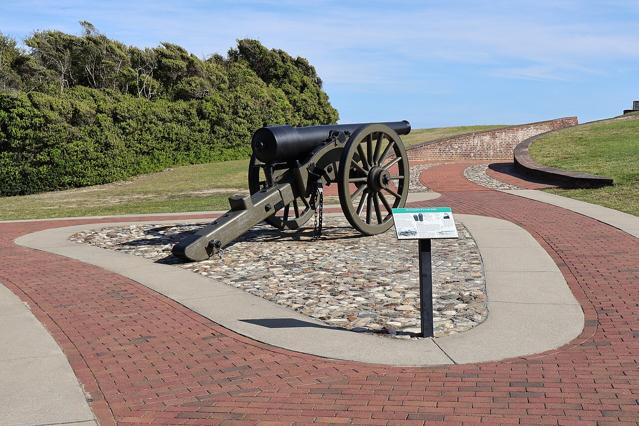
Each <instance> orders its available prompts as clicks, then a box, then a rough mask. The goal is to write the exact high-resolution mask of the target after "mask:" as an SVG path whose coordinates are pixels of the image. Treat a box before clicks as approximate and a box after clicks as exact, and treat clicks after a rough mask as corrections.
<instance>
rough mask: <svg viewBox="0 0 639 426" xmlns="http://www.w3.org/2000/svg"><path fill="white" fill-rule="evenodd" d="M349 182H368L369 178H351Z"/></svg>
mask: <svg viewBox="0 0 639 426" xmlns="http://www.w3.org/2000/svg"><path fill="white" fill-rule="evenodd" d="M348 181H349V182H350V183H356V182H368V178H367V177H356V178H349V179H348Z"/></svg>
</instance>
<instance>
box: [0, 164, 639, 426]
mask: <svg viewBox="0 0 639 426" xmlns="http://www.w3.org/2000/svg"><path fill="white" fill-rule="evenodd" d="M466 166H467V164H462V163H457V164H448V165H441V166H436V167H433V168H431V169H428V170H427V171H426V172H425V174H424V175H423V176H422V181H423V183H424V184H426V185H427V186H428V187H430V188H432V189H433V190H435V191H437V192H440V193H441V194H442V197H441V198H439V199H437V200H434V201H430V202H423V203H418V204H417V205H420V206H430V205H436V206H441V205H445V206H451V207H452V208H453V210H454V211H455V212H457V213H467V214H475V215H485V216H492V217H497V218H503V219H506V220H509V221H511V222H514V223H516V224H518V225H520V226H522V227H523V228H525V229H526V230H527V231H528V232H530V234H532V235H533V236H534V237H535V238H536V239H537V241H538V242H539V243H540V244H541V245H542V246H543V247H544V248H545V249H546V250H547V251H548V253H549V254H550V255H551V256H552V258H553V259H554V261H555V262H556V263H557V265H558V266H559V268H560V269H561V271H562V272H563V274H564V276H565V279H566V281H567V282H568V284H569V286H570V288H571V289H572V291H573V293H574V295H575V296H576V298H577V299H578V300H579V302H580V303H581V305H582V307H583V311H584V314H585V328H584V330H583V332H582V334H581V335H580V336H579V337H578V338H577V339H575V340H574V341H573V342H571V343H570V344H568V345H566V346H564V347H562V348H559V349H557V350H553V351H550V352H546V353H543V354H536V355H533V356H529V357H525V358H517V359H510V360H504V361H499V362H488V363H482V364H468V365H451V366H443V367H432V368H410V367H388V366H379V365H369V364H361V363H355V362H346V361H335V360H329V359H323V358H319V357H316V356H310V355H304V354H299V353H293V352H290V351H287V350H282V349H278V348H274V347H270V346H267V345H264V344H261V343H257V342H255V341H252V340H250V339H247V338H244V337H242V336H239V335H237V334H236V333H234V332H232V331H229V330H227V329H224V328H223V327H221V326H219V325H217V324H216V323H214V322H212V321H210V320H208V319H206V318H204V317H202V316H200V315H198V314H195V313H194V312H192V311H190V310H188V309H186V308H184V307H183V306H181V305H179V304H177V303H175V302H173V301H172V300H170V299H168V298H166V297H163V296H160V295H159V294H157V293H154V292H153V291H151V290H149V289H147V288H146V287H143V286H142V285H140V284H138V283H136V282H134V281H132V280H129V279H126V278H124V277H122V276H119V275H117V274H114V273H110V272H107V271H104V270H102V269H100V268H97V267H94V266H90V265H87V264H83V263H80V262H78V261H75V260H70V259H66V258H62V257H59V256H55V255H52V254H49V253H45V252H40V251H35V250H30V249H26V248H23V247H18V246H16V245H15V243H14V242H13V240H14V239H15V238H16V237H18V236H20V235H23V234H26V233H31V232H34V231H37V230H41V229H46V228H54V227H62V226H67V225H72V224H80V223H83V222H84V223H95V222H97V220H95V219H94V220H68V221H44V222H27V223H3V224H0V250H1V253H2V263H1V264H0V282H2V283H4V284H5V285H6V286H7V287H8V288H9V289H11V290H12V291H13V292H14V293H15V294H17V295H18V296H19V297H20V298H21V299H22V300H23V301H25V302H27V303H28V304H29V306H30V307H31V309H32V311H33V313H34V314H35V316H36V317H37V318H38V319H39V320H40V321H41V322H42V323H43V324H44V325H45V326H46V328H47V329H48V330H49V331H50V332H51V334H52V335H53V336H54V338H55V340H56V341H57V343H58V344H59V345H60V346H61V347H62V349H63V350H64V352H65V354H66V356H67V357H68V359H69V362H70V364H71V366H72V368H73V370H74V372H75V374H76V375H77V377H78V378H79V380H80V382H81V383H82V385H83V386H84V388H85V390H86V391H87V392H88V393H89V394H90V396H91V402H90V405H91V408H92V409H93V411H94V413H95V414H96V416H97V418H98V420H99V422H100V423H101V424H103V425H108V424H114V423H117V424H128V423H139V424H144V423H149V424H216V423H224V422H229V423H232V424H244V423H246V424H254V423H257V422H269V421H271V422H277V423H311V422H318V423H353V424H413V423H414V424H423V423H425V422H445V423H447V424H460V423H469V424H471V423H482V422H483V423H489V424H497V423H531V424H562V425H563V424H566V425H568V424H606V423H610V424H619V423H624V422H625V423H628V424H635V423H637V421H638V419H639V404H638V400H639V240H638V239H636V238H634V237H632V236H630V235H628V234H626V233H624V232H622V231H619V230H617V229H615V228H613V227H611V226H608V225H605V224H603V223H601V222H598V221H596V220H594V219H591V218H588V217H585V216H581V215H579V214H577V213H573V212H571V211H568V210H565V209H562V208H559V207H554V206H550V205H547V204H543V203H540V202H537V201H532V200H528V199H524V198H519V197H516V196H513V195H509V194H505V193H501V192H497V191H492V190H488V189H486V188H483V187H480V186H477V185H475V184H472V183H470V182H468V181H467V180H466V179H465V178H464V176H463V171H464V168H465V167H466ZM172 218H175V216H173V217H172ZM159 219H162V217H161V216H158V220H159ZM122 220H126V221H132V220H134V219H132V218H126V219H122ZM145 220H148V217H147V218H145ZM108 221H109V222H113V221H114V220H113V219H112V218H110V219H108ZM557 327H561V324H557ZM291 332H294V329H293V330H292V331H291ZM371 350H372V351H374V350H375V348H371Z"/></svg>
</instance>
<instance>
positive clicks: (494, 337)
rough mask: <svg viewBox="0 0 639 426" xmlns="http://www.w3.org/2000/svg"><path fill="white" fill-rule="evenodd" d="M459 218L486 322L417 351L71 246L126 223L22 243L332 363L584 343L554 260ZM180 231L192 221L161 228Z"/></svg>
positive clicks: (451, 358)
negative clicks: (474, 252)
mask: <svg viewBox="0 0 639 426" xmlns="http://www.w3.org/2000/svg"><path fill="white" fill-rule="evenodd" d="M456 217H457V218H458V220H459V221H460V222H462V223H464V224H465V225H466V227H467V228H468V229H469V231H470V232H471V234H472V235H473V237H474V238H475V240H476V242H477V244H478V246H479V249H480V252H481V254H482V257H483V260H484V269H485V272H486V285H487V293H488V310H489V316H488V319H487V320H486V321H485V322H483V323H482V324H480V325H478V326H477V327H475V328H473V329H471V330H469V331H467V332H465V333H461V334H458V335H453V336H445V337H442V338H435V339H420V340H412V341H409V340H396V339H388V338H384V337H380V336H375V335H370V334H360V333H354V332H349V331H346V330H343V329H338V328H333V327H327V326H326V325H325V324H322V323H320V322H319V321H315V320H313V319H311V318H308V317H306V316H303V315H301V314H299V313H297V312H295V311H293V310H291V309H288V308H285V307H283V306H279V305H276V304H274V303H271V302H268V301H266V300H264V299H261V298H259V297H256V296H252V295H250V294H248V293H245V292H244V291H242V290H239V289H235V288H233V287H229V286H227V285H225V284H222V283H214V282H212V281H211V280H210V279H208V278H205V277H202V276H199V275H197V274H193V273H192V272H189V271H185V270H182V269H179V268H175V267H172V266H169V265H161V264H155V263H152V262H150V261H148V260H146V259H143V258H140V257H136V256H131V255H127V254H124V253H118V252H114V251H109V250H105V249H100V248H97V247H92V246H88V245H84V244H79V243H74V242H71V241H69V240H68V238H69V236H70V235H72V234H73V233H76V232H78V231H80V230H86V229H94V228H102V227H108V226H115V225H117V226H125V225H126V224H127V223H122V222H120V223H115V224H114V223H111V224H109V223H101V224H92V225H88V224H84V225H77V226H71V227H63V228H53V229H48V230H45V231H40V232H35V233H32V234H29V235H25V236H22V237H20V238H18V239H17V240H16V243H17V244H19V245H22V246H26V247H30V248H35V249H40V250H44V251H47V252H50V253H55V254H59V255H62V256H66V257H70V258H73V259H76V260H80V261H82V262H85V263H89V264H93V265H96V266H99V267H102V268H104V269H106V270H109V271H112V272H115V273H118V274H121V275H123V276H126V277H128V278H130V279H132V280H135V281H137V282H139V283H141V284H142V285H145V286H147V287H149V288H151V289H152V290H154V291H157V292H159V293H161V294H163V295H165V296H167V297H169V298H171V299H173V300H175V301H177V302H178V303H181V304H182V305H184V306H186V307H187V308H189V309H191V310H193V311H195V312H197V313H199V314H201V315H203V316H205V317H207V318H210V319H211V320H213V321H215V322H216V323H218V324H221V325H222V326H224V327H227V328H229V329H231V330H233V331H235V332H237V333H240V334H242V335H244V336H247V337H249V338H252V339H254V340H257V341H261V342H264V343H267V344H270V345H274V346H278V347H282V348H285V349H289V350H293V351H297V352H303V353H309V354H314V355H319V356H322V357H327V358H334V359H343V360H352V361H360V362H371V363H378V364H390V365H404V366H408V365H414V366H427V365H441V364H457V363H474V362H482V361H490V360H500V359H504V358H512V357H518V356H525V355H531V354H535V353H539V352H544V351H547V350H551V349H555V348H558V347H560V346H562V345H564V344H566V343H568V342H570V341H571V340H573V339H574V338H576V337H577V336H578V335H579V334H580V333H581V330H582V328H583V325H584V316H583V312H582V310H581V306H580V305H579V303H578V302H577V300H576V299H575V298H574V296H573V295H572V293H571V291H570V289H569V287H568V285H567V284H566V281H565V280H564V278H563V275H562V274H561V272H560V271H559V269H558V267H557V265H556V264H555V263H554V261H553V260H552V258H551V257H550V256H549V255H548V254H547V253H546V252H545V250H544V249H543V248H542V247H541V246H540V245H539V243H537V241H536V240H535V239H534V238H533V237H532V236H531V235H530V234H528V232H526V231H525V230H524V229H523V228H520V227H519V226H517V225H515V224H513V223H511V222H508V221H505V220H501V219H495V218H489V217H482V216H469V215H457V216H456ZM176 222H193V221H192V220H190V221H165V222H164V223H176ZM147 223H149V222H147ZM153 223H161V222H159V221H153ZM400 266H401V265H400ZM558 324H561V326H560V327H558V326H557V325H558Z"/></svg>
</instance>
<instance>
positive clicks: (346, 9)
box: [0, 0, 639, 127]
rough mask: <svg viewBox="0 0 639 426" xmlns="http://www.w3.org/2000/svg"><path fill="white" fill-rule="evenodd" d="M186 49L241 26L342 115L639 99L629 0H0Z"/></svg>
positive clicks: (557, 109)
mask: <svg viewBox="0 0 639 426" xmlns="http://www.w3.org/2000/svg"><path fill="white" fill-rule="evenodd" d="M80 20H88V21H90V22H92V23H93V24H94V25H95V26H96V27H97V28H98V30H100V31H101V32H103V33H105V34H106V35H108V36H109V37H111V38H115V39H118V40H120V41H122V42H125V43H127V44H132V45H136V46H155V45H157V44H158V43H159V42H162V41H170V42H174V43H177V44H180V45H182V46H184V47H186V48H187V49H188V50H190V51H191V52H193V53H195V54H196V55H198V56H207V55H209V54H212V53H225V52H226V51H227V50H228V49H229V48H230V47H232V46H233V45H234V44H235V40H237V39H239V38H246V37H250V38H256V39H258V40H260V41H261V42H262V43H264V44H265V45H266V46H268V47H272V48H281V49H284V50H286V51H288V52H289V53H291V54H293V55H300V56H304V57H306V58H308V59H309V60H310V61H311V63H312V64H313V65H315V67H316V68H317V70H318V73H319V74H320V76H321V77H322V79H323V80H324V89H325V90H326V92H327V93H328V95H329V96H330V99H331V102H332V103H333V105H334V106H335V107H336V108H337V109H338V110H339V112H340V116H341V120H340V121H341V122H360V121H389V120H400V119H408V120H410V121H411V123H412V124H413V127H438V126H447V125H458V124H459V125H462V124H515V123H520V122H528V121H536V120H543V119H550V118H555V117H559V116H569V115H577V116H578V117H579V119H580V121H582V122H583V121H589V120H594V119H598V118H604V117H609V116H613V115H618V114H620V113H621V111H622V110H623V109H624V108H629V107H630V105H631V102H632V101H633V100H634V99H637V100H639V0H608V1H589V0H583V1H577V0H534V1H528V0H522V1H519V0H511V1H505V0H492V1H490V0H481V1H479V0H441V1H440V0H423V1H417V0H394V1H391V0H388V1H381V0H367V1H363V0H351V1H349V0H341V1H339V0H312V1H305V0H298V1H294V0H211V1H204V0H196V1H169V0H154V1H150V0H139V1H136V0H128V1H122V0H114V1H95V0H94V1H80V0H60V1H43V0H20V1H15V0H2V1H1V2H0V31H1V32H3V33H4V34H8V35H11V36H13V37H15V38H17V39H22V38H24V37H25V36H28V35H29V33H31V32H32V31H33V30H36V29H58V30H62V31H66V32H71V33H79V32H80V27H79V25H78V21H80Z"/></svg>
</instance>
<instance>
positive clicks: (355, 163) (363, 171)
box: [351, 161, 368, 175]
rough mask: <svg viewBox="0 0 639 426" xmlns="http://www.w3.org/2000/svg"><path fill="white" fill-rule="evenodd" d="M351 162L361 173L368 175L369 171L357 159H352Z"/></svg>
mask: <svg viewBox="0 0 639 426" xmlns="http://www.w3.org/2000/svg"><path fill="white" fill-rule="evenodd" d="M351 164H352V165H353V166H355V167H356V168H357V169H358V170H359V171H360V172H361V173H363V174H365V175H367V174H368V171H366V170H365V169H364V168H363V167H362V166H360V165H359V164H358V163H357V162H356V161H351Z"/></svg>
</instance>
